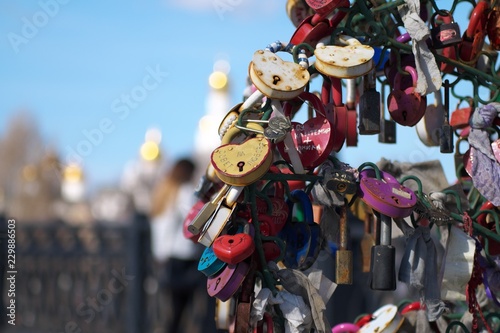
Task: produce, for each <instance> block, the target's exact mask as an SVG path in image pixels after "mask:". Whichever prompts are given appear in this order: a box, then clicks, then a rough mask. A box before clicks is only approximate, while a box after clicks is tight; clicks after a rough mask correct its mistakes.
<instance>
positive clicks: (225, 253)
mask: <svg viewBox="0 0 500 333" xmlns="http://www.w3.org/2000/svg"><path fill="white" fill-rule="evenodd" d="M251 227H252V226H251V224H250V223H246V224H245V226H244V232H239V233H236V234H234V235H222V236H219V237H217V238H216V239H215V241H214V243H213V245H212V246H213V250H214V253H215V256H216V257H217V258H219V259H220V260H222V261H223V262H225V263H228V264H237V263H239V262H241V261H243V260H245V259H246V258H248V257H250V256H251V255H252V253H253V252H254V250H255V243H254V241H253V237H252V236H251V234H250V228H251Z"/></svg>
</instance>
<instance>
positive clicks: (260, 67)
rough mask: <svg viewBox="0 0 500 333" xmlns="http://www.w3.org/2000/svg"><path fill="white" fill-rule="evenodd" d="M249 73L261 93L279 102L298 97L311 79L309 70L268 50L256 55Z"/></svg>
mask: <svg viewBox="0 0 500 333" xmlns="http://www.w3.org/2000/svg"><path fill="white" fill-rule="evenodd" d="M248 73H249V76H250V79H251V80H252V83H253V84H254V85H255V87H256V88H257V89H258V90H259V91H260V92H262V93H263V94H264V95H266V96H267V97H269V98H274V99H278V100H288V99H293V98H295V97H297V96H298V95H300V93H301V92H302V91H304V88H305V87H306V85H307V83H308V82H309V79H310V76H309V72H308V71H307V69H305V68H303V67H302V66H300V65H299V64H296V63H294V62H290V61H284V60H283V59H281V58H280V57H278V56H277V55H276V54H275V53H273V52H271V51H266V50H258V51H256V52H255V53H254V55H253V58H252V61H251V62H250V66H249V68H248Z"/></svg>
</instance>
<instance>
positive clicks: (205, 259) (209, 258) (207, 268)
mask: <svg viewBox="0 0 500 333" xmlns="http://www.w3.org/2000/svg"><path fill="white" fill-rule="evenodd" d="M226 266H227V263H225V262H223V261H222V260H220V259H219V258H217V256H216V255H215V253H214V250H213V247H212V246H209V247H206V248H205V250H204V251H203V253H202V255H201V257H200V261H199V262H198V270H199V271H200V272H202V273H203V274H205V276H207V277H208V276H213V275H215V274H217V273H219V272H220V271H221V270H222V269H223V268H225V267H226Z"/></svg>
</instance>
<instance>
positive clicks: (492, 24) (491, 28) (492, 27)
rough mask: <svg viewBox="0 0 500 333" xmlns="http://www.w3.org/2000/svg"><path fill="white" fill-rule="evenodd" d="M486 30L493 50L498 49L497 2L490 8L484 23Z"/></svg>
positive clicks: (499, 13) (499, 6)
mask: <svg viewBox="0 0 500 333" xmlns="http://www.w3.org/2000/svg"><path fill="white" fill-rule="evenodd" d="M486 31H487V34H488V39H489V40H490V45H491V48H492V49H493V50H496V51H498V50H500V4H498V2H497V3H496V5H495V6H494V7H493V8H492V9H491V11H490V13H489V16H488V23H487V24H486Z"/></svg>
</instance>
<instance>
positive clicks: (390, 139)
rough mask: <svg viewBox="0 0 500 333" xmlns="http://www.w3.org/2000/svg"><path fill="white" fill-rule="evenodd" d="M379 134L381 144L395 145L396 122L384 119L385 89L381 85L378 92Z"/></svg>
mask: <svg viewBox="0 0 500 333" xmlns="http://www.w3.org/2000/svg"><path fill="white" fill-rule="evenodd" d="M380 91H381V92H380V133H379V134H378V141H379V142H381V143H396V122H395V121H394V120H392V119H385V115H384V113H385V99H386V98H385V89H384V85H382V89H381V90H380Z"/></svg>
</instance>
